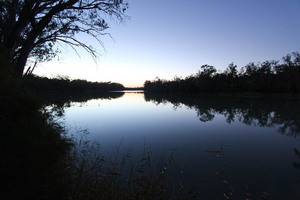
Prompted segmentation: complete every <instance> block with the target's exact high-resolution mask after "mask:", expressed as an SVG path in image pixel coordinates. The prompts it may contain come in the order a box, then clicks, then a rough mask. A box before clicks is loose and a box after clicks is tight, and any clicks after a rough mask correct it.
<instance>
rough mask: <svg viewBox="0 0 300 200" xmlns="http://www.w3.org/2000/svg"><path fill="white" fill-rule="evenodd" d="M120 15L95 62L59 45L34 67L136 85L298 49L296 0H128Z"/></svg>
mask: <svg viewBox="0 0 300 200" xmlns="http://www.w3.org/2000/svg"><path fill="white" fill-rule="evenodd" d="M127 2H128V3H129V9H128V10H127V12H126V13H125V14H126V15H127V16H129V19H125V20H123V21H122V22H120V21H118V20H116V19H114V18H109V17H106V19H107V20H108V23H109V26H110V28H109V29H108V30H107V32H108V33H110V35H111V36H112V37H110V36H108V35H106V36H101V37H100V38H99V39H100V40H101V41H102V43H103V46H102V45H100V44H99V43H97V42H96V41H95V40H93V39H92V38H90V37H86V36H83V35H78V36H77V38H78V39H80V40H81V41H83V42H85V43H86V44H89V45H90V44H91V45H93V46H94V47H95V48H96V49H97V50H98V52H99V53H100V54H101V56H100V57H99V58H98V59H97V61H96V62H95V61H94V59H93V58H92V57H91V56H90V55H89V54H88V53H87V52H85V51H84V50H82V49H78V54H79V55H77V53H76V52H75V51H73V50H72V49H71V48H69V47H66V46H64V45H60V46H59V47H60V50H61V54H59V58H55V59H53V60H52V61H50V62H45V63H40V64H39V65H38V66H37V68H36V69H35V71H34V73H35V74H37V75H41V76H47V77H56V76H68V77H70V78H71V79H78V78H79V79H86V80H88V81H98V82H107V81H111V82H118V83H121V84H123V85H124V86H126V87H139V86H142V85H143V83H144V82H145V80H153V79H155V78H156V77H159V78H161V79H168V80H169V79H173V78H174V77H175V76H178V77H182V78H184V77H186V76H189V75H191V74H196V73H197V72H198V71H199V70H200V67H201V66H202V65H204V64H209V65H212V66H214V67H215V68H216V69H217V70H219V71H223V70H225V69H226V67H227V66H228V65H229V64H230V63H231V62H234V63H235V64H236V65H238V68H241V67H243V66H245V65H246V64H248V63H250V62H263V61H266V60H280V59H281V58H282V57H283V56H285V55H286V54H288V53H292V52H295V51H298V52H299V51H300V37H299V36H300V12H299V11H300V1H299V0H128V1H127Z"/></svg>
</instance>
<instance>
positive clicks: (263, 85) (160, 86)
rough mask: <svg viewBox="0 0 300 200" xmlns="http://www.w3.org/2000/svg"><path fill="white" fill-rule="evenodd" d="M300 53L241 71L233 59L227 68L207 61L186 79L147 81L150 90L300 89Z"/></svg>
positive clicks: (291, 91)
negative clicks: (221, 68) (221, 67)
mask: <svg viewBox="0 0 300 200" xmlns="http://www.w3.org/2000/svg"><path fill="white" fill-rule="evenodd" d="M299 77H300V54H299V53H296V52H294V53H292V54H288V55H286V56H284V57H283V58H282V62H279V61H265V62H263V63H259V64H255V63H249V64H248V65H246V66H245V67H242V68H241V70H240V71H239V72H238V69H237V66H236V65H234V64H233V63H231V64H230V65H229V66H228V67H227V69H226V70H225V71H224V72H217V70H216V69H215V67H214V66H210V65H203V66H201V71H199V72H198V73H197V74H195V75H190V76H188V77H186V78H184V79H182V78H178V77H176V78H174V80H161V79H159V78H157V79H156V80H153V81H146V82H145V83H144V90H145V91H149V92H259V93H300V78H299Z"/></svg>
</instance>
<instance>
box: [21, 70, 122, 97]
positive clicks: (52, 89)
mask: <svg viewBox="0 0 300 200" xmlns="http://www.w3.org/2000/svg"><path fill="white" fill-rule="evenodd" d="M22 83H23V84H24V85H25V86H26V87H27V88H28V89H29V90H30V91H31V92H33V93H34V94H36V95H37V96H39V97H40V98H42V99H43V100H44V101H46V102H48V103H53V102H55V103H58V102H60V103H62V102H64V103H66V102H70V101H77V102H84V101H87V100H89V99H96V98H98V99H99V98H118V97H120V96H122V95H123V94H124V93H121V92H118V93H117V92H112V91H122V90H124V89H125V87H124V86H123V85H122V84H120V83H112V82H90V81H86V80H80V79H75V80H70V79H69V78H67V77H58V78H52V79H49V78H46V77H39V76H35V75H26V76H24V77H23V78H22Z"/></svg>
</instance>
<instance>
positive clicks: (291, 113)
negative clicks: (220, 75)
mask: <svg viewBox="0 0 300 200" xmlns="http://www.w3.org/2000/svg"><path fill="white" fill-rule="evenodd" d="M145 100H146V101H151V102H153V103H155V104H156V105H159V104H161V103H166V102H170V103H172V104H173V105H174V108H177V107H178V106H180V105H185V106H187V107H188V108H190V109H194V110H195V111H196V112H197V116H198V118H199V120H200V121H202V122H207V121H212V120H213V119H214V118H215V116H216V115H223V116H224V117H225V118H226V122H227V123H229V124H230V123H232V122H234V121H235V120H238V121H240V122H242V123H244V124H247V125H251V126H259V127H276V128H277V131H278V132H279V133H281V134H283V135H287V136H292V137H299V135H300V113H299V112H297V111H299V110H300V99H299V98H296V97H265V96H251V97H249V96H248V97H247V96H243V95H232V96H228V95H227V96H222V95H196V94H194V95H192V94H189V95H186V94H157V93H145Z"/></svg>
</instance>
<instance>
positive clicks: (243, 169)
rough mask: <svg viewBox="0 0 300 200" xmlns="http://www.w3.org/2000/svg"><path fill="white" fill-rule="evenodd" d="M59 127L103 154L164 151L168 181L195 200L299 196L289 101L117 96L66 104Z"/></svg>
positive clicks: (297, 132) (294, 120)
mask: <svg viewBox="0 0 300 200" xmlns="http://www.w3.org/2000/svg"><path fill="white" fill-rule="evenodd" d="M64 123H65V125H66V127H67V130H68V132H69V133H70V134H75V135H76V134H77V133H78V132H80V130H83V129H85V130H87V131H88V132H89V134H88V136H87V138H88V139H89V140H92V141H97V142H99V143H100V146H101V149H102V151H103V152H104V154H110V153H111V152H114V151H116V149H118V151H121V152H122V151H123V152H125V151H127V150H128V149H130V150H131V151H132V152H133V157H134V158H137V159H138V158H139V156H142V154H143V153H145V151H148V152H151V155H152V157H153V160H156V161H157V163H159V162H160V161H161V160H163V159H167V158H168V156H169V155H170V154H172V155H173V156H174V170H173V174H174V177H172V178H173V179H172V180H176V181H178V182H180V187H182V188H183V189H185V190H187V191H190V192H191V193H194V194H195V195H196V196H198V197H199V198H200V199H226V198H227V197H228V195H227V194H228V192H229V193H230V192H232V193H233V195H232V198H233V197H235V198H233V199H246V198H251V199H263V198H265V199H268V198H270V199H300V169H299V168H298V167H299V166H300V155H297V153H296V152H295V149H298V150H300V141H299V138H300V137H299V136H300V100H299V99H296V98H291V97H285V98H278V97H277V98H274V97H273V98H271V97H261V96H248V97H245V96H243V97H242V96H237V95H235V96H233V95H231V96H221V95H218V96H217V95H202V96H197V95H183V94H181V95H179V94H177V95H167V94H163V95H159V94H151V93H150V94H148V93H143V92H141V91H134V92H132V91H130V92H119V93H118V94H117V95H116V94H114V95H113V97H110V98H109V97H107V98H102V99H91V100H88V101H86V102H72V103H71V104H70V106H69V107H67V108H65V111H64ZM175 176H176V177H175Z"/></svg>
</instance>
